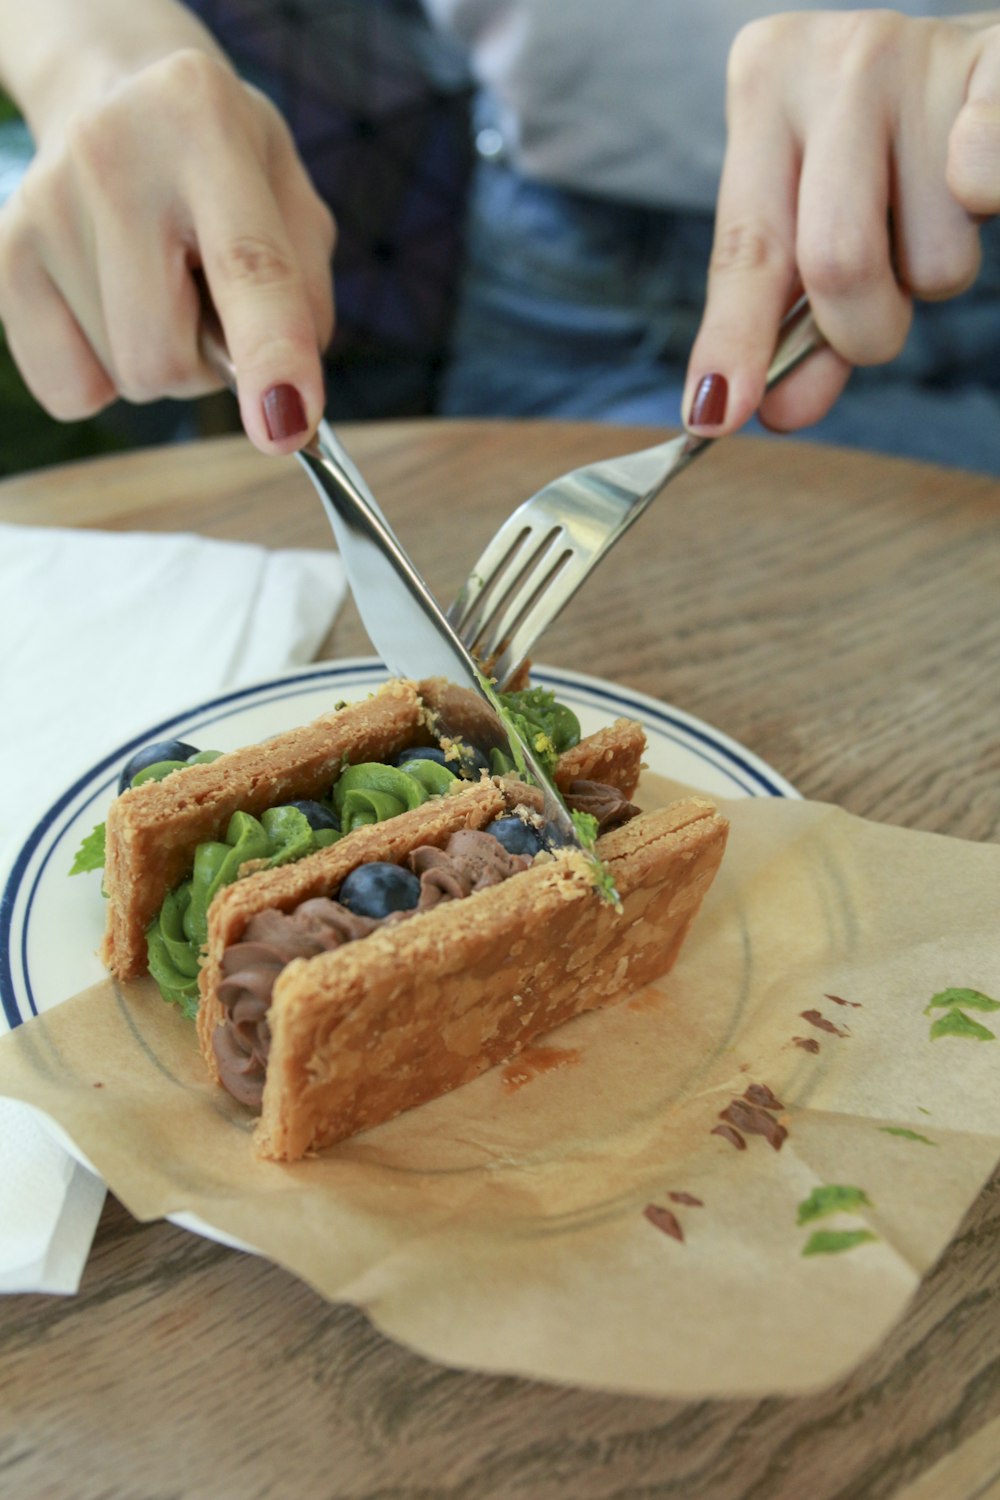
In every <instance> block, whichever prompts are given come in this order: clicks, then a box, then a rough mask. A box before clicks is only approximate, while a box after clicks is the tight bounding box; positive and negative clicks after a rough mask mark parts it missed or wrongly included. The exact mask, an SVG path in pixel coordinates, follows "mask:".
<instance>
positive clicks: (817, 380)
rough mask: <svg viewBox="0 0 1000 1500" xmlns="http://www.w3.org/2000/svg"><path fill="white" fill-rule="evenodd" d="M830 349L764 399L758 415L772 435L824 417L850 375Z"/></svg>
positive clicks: (806, 362)
mask: <svg viewBox="0 0 1000 1500" xmlns="http://www.w3.org/2000/svg"><path fill="white" fill-rule="evenodd" d="M851 369H852V366H851V365H849V364H848V363H847V361H846V360H845V359H842V358H841V356H840V355H839V354H837V353H835V352H834V350H833V349H820V350H818V351H817V352H816V353H815V354H813V355H811V356H810V357H809V359H807V360H805V361H804V363H803V364H801V365H799V367H798V369H797V370H793V372H792V373H791V375H788V376H786V377H785V379H784V380H782V381H781V382H780V384H779V385H776V386H775V387H774V389H773V390H772V391H769V392H768V393H767V395H766V396H765V397H764V399H763V401H762V402H761V404H760V408H759V410H758V413H757V414H758V416H759V417H760V420H761V421H762V422H763V424H764V426H765V427H767V428H769V429H770V430H771V431H772V432H796V431H798V429H799V428H800V427H811V426H812V425H813V423H814V422H818V421H819V420H820V418H821V417H825V416H826V414H827V412H828V411H829V410H830V408H831V407H832V406H833V405H834V403H835V402H836V400H837V397H838V396H839V395H840V393H841V391H842V390H843V389H844V386H845V385H846V384H847V382H848V380H849V379H850V376H851Z"/></svg>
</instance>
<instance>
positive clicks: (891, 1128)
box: [879, 1125, 937, 1146]
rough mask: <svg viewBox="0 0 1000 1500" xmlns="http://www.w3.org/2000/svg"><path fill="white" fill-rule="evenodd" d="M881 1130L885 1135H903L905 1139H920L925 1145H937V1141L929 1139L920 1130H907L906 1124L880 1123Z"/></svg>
mask: <svg viewBox="0 0 1000 1500" xmlns="http://www.w3.org/2000/svg"><path fill="white" fill-rule="evenodd" d="M879 1130H881V1132H882V1134H883V1135H898V1136H902V1138H903V1140H904V1141H920V1142H921V1144H922V1145H924V1146H936V1145H937V1141H930V1140H928V1139H927V1137H926V1136H925V1135H921V1134H920V1132H919V1131H918V1130H907V1128H906V1126H905V1125H880V1126H879Z"/></svg>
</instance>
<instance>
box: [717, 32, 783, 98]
mask: <svg viewBox="0 0 1000 1500" xmlns="http://www.w3.org/2000/svg"><path fill="white" fill-rule="evenodd" d="M787 21H788V18H786V17H784V16H762V17H760V18H758V19H757V20H754V21H748V22H747V23H746V25H744V26H741V27H740V29H739V31H738V32H737V33H736V35H735V37H734V38H733V42H732V46H731V47H730V49H729V58H728V62H727V65H726V75H727V84H728V88H729V90H730V92H731V93H735V94H741V93H744V92H746V91H747V90H749V89H752V88H753V87H754V86H755V85H756V83H757V81H758V79H759V78H760V76H761V74H762V73H767V72H770V70H771V67H772V66H773V64H774V60H775V57H776V55H777V53H778V50H779V48H780V47H781V46H782V43H783V40H784V32H785V29H786V26H787Z"/></svg>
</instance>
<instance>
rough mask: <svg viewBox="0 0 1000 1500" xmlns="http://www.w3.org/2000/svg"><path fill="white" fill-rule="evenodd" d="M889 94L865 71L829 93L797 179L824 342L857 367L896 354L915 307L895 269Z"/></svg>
mask: <svg viewBox="0 0 1000 1500" xmlns="http://www.w3.org/2000/svg"><path fill="white" fill-rule="evenodd" d="M884 98H885V96H884V94H882V93H880V92H879V90H878V89H877V87H875V86H874V85H873V84H872V83H871V82H870V81H869V79H868V78H867V76H866V77H862V78H860V79H858V78H856V77H855V78H853V79H852V80H850V81H845V83H844V85H843V87H842V88H840V89H839V90H837V91H836V92H835V93H834V94H832V95H831V97H830V102H829V107H828V108H827V109H826V110H824V111H823V114H822V116H821V118H819V119H818V120H817V121H815V122H814V125H813V128H812V130H811V131H810V134H809V138H808V143H807V146H806V150H805V153H804V155H803V160H802V179H801V182H800V184H799V212H798V224H799V228H798V236H797V239H796V259H797V261H798V267H799V274H800V276H801V277H802V283H803V286H804V288H805V291H806V294H807V296H808V297H809V300H810V302H811V304H812V308H813V312H814V313H815V316H816V321H817V323H818V324H819V326H820V327H821V328H822V330H823V333H824V335H825V337H826V339H827V342H828V343H829V344H830V345H831V346H832V347H833V348H834V349H835V350H836V351H837V353H838V354H840V355H841V356H842V357H843V358H844V359H846V360H848V361H849V362H850V363H851V364H854V365H871V364H879V363H881V362H883V361H885V360H890V359H894V358H895V356H896V355H897V354H898V353H899V351H900V350H901V349H902V347H903V344H904V342H905V340H906V335H907V332H908V330H909V326H910V317H911V311H912V308H911V303H910V299H909V297H908V296H907V294H906V293H905V292H904V290H903V289H902V288H901V287H900V285H899V283H898V282H897V280H896V277H895V274H894V271H893V266H892V253H891V247H890V240H889V204H890V162H891V152H892V143H891V134H890V122H889V118H888V113H887V106H886V104H885V103H884Z"/></svg>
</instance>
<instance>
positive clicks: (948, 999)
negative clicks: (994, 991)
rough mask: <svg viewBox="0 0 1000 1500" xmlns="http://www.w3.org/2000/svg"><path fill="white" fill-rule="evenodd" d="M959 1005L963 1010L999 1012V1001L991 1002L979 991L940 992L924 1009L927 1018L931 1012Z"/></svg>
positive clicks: (987, 996)
mask: <svg viewBox="0 0 1000 1500" xmlns="http://www.w3.org/2000/svg"><path fill="white" fill-rule="evenodd" d="M958 1005H961V1006H962V1007H963V1008H964V1009H965V1010H1000V1000H991V999H990V997H989V995H984V994H983V993H982V991H981V990H941V992H940V993H939V994H937V995H935V996H934V998H933V999H932V1000H931V1001H930V1003H929V1004H928V1005H927V1006H926V1007H925V1009H924V1015H925V1016H929V1015H930V1013H931V1011H932V1010H945V1009H950V1008H951V1007H953V1006H958Z"/></svg>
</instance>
